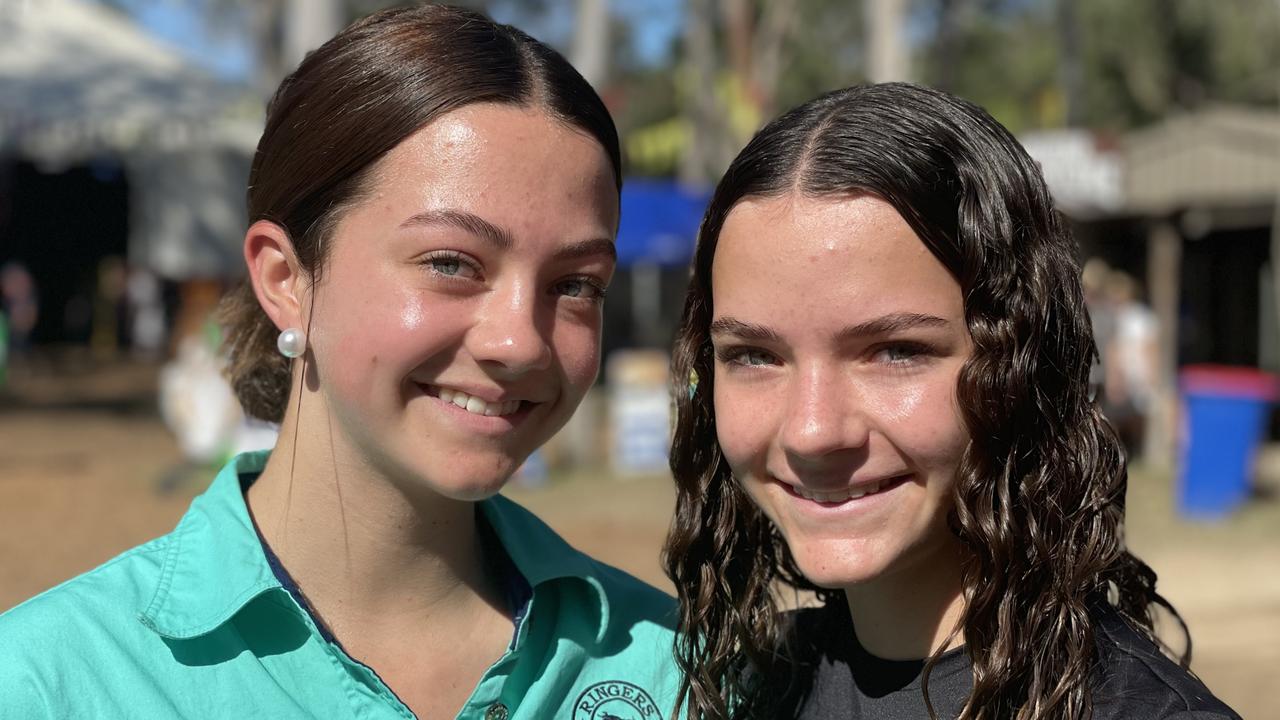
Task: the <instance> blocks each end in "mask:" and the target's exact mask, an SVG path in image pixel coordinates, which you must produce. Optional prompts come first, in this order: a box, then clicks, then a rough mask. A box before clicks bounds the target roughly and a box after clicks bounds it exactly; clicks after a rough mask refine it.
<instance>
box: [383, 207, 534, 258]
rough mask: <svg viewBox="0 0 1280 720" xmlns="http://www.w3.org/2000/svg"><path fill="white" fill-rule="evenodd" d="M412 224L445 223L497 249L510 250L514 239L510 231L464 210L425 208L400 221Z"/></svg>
mask: <svg viewBox="0 0 1280 720" xmlns="http://www.w3.org/2000/svg"><path fill="white" fill-rule="evenodd" d="M413 225H445V226H448V227H453V228H457V229H459V230H462V231H463V232H467V233H470V234H472V235H475V236H476V237H478V238H481V239H483V240H487V241H489V242H490V243H492V244H493V245H494V246H495V247H497V248H498V249H499V250H510V249H511V246H512V245H514V244H515V241H513V240H512V239H511V233H509V232H507V231H506V230H505V229H504V228H501V227H498V226H497V225H494V224H493V223H491V222H489V221H488V220H485V219H484V218H482V217H480V216H479V215H476V214H475V213H469V212H466V211H464V210H448V209H445V210H426V211H423V212H420V213H418V214H417V215H414V216H412V217H410V218H409V219H408V220H405V221H404V222H402V223H400V227H410V226H413Z"/></svg>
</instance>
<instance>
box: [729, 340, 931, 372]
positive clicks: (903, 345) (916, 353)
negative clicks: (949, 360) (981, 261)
mask: <svg viewBox="0 0 1280 720" xmlns="http://www.w3.org/2000/svg"><path fill="white" fill-rule="evenodd" d="M895 351H896V352H899V353H905V354H907V355H908V357H905V358H901V359H896V360H895V359H885V360H884V361H883V362H884V364H885V365H889V366H891V367H898V368H908V367H911V366H912V365H916V364H918V363H921V362H924V361H926V360H928V359H929V358H930V357H932V356H934V355H936V354H937V351H936V350H935V349H934V348H933V347H932V346H930V345H927V344H925V343H921V342H915V341H906V340H902V341H895V342H888V343H883V344H881V345H877V346H875V347H873V348H872V353H871V357H872V358H876V357H878V356H880V355H882V354H883V353H887V352H895ZM753 354H758V355H764V356H767V358H768V360H769V363H749V362H745V361H744V360H745V359H746V358H747V357H748V356H750V355H753ZM716 357H717V358H718V359H719V360H720V362H722V363H724V364H726V365H736V366H738V367H743V368H758V367H762V366H764V365H766V364H771V363H773V362H776V361H777V359H778V358H777V356H776V355H774V354H773V353H771V352H769V351H768V350H762V349H760V348H756V347H749V346H743V347H734V346H730V347H724V348H718V349H717V350H716Z"/></svg>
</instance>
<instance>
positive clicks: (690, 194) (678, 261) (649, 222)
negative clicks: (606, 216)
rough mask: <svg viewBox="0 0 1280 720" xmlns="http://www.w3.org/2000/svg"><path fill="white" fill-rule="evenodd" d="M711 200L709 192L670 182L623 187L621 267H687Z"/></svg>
mask: <svg viewBox="0 0 1280 720" xmlns="http://www.w3.org/2000/svg"><path fill="white" fill-rule="evenodd" d="M710 201H711V191H710V190H709V189H692V188H687V187H682V186H680V185H677V184H676V183H675V182H672V181H670V180H627V181H626V182H625V183H623V186H622V224H621V226H620V227H619V228H618V265H619V266H620V267H624V268H625V267H634V266H637V265H656V266H659V267H673V266H676V267H683V266H685V265H688V264H689V261H690V260H691V259H692V258H693V248H694V244H695V242H696V241H697V237H698V225H699V223H701V222H702V213H703V212H704V211H705V210H706V209H707V203H709V202H710Z"/></svg>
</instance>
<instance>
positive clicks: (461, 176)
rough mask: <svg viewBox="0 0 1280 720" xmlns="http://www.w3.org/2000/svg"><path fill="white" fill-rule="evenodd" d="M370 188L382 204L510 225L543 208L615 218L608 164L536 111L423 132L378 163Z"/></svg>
mask: <svg viewBox="0 0 1280 720" xmlns="http://www.w3.org/2000/svg"><path fill="white" fill-rule="evenodd" d="M371 186H372V188H371V189H372V191H373V194H374V195H375V196H377V197H379V198H381V199H382V200H384V201H399V202H402V203H404V204H407V205H412V206H415V207H418V208H422V209H430V208H441V207H455V206H458V205H460V204H469V205H475V204H479V205H486V206H489V207H488V209H489V210H490V211H491V212H493V211H498V212H501V213H505V214H508V215H510V216H511V217H512V218H519V217H521V216H522V215H528V214H530V212H529V211H530V208H537V207H543V206H546V205H547V204H553V205H562V206H577V207H579V208H580V209H582V210H587V211H590V210H593V209H594V210H595V211H597V213H604V214H605V215H610V214H612V215H616V213H617V204H618V197H617V195H618V193H617V188H616V186H615V184H614V181H613V170H612V165H611V163H610V161H609V157H608V155H607V154H606V152H605V150H604V148H603V147H602V146H601V145H600V143H599V142H598V141H597V140H596V139H595V138H594V137H592V136H591V135H589V134H588V133H587V132H585V131H583V130H580V129H578V128H576V127H574V126H571V125H569V124H567V123H565V122H562V121H560V120H558V119H556V118H554V117H552V116H551V115H549V114H548V113H547V112H546V111H544V110H542V109H540V108H535V107H522V106H514V105H502V104H494V103H476V104H472V105H467V106H465V107H462V108H459V109H457V110H454V111H451V112H449V113H446V114H444V115H442V116H441V117H439V118H437V119H435V120H433V121H432V122H430V123H428V124H427V125H426V126H424V127H422V128H420V129H419V130H418V131H416V132H415V133H414V134H412V135H410V136H409V137H408V138H406V139H405V140H404V141H403V142H401V143H400V144H399V145H397V146H396V147H395V148H393V149H392V150H391V151H390V152H389V153H387V155H386V156H385V157H383V158H382V159H381V160H380V161H379V162H378V164H377V166H376V167H375V168H374V172H373V174H372V177H371ZM490 219H493V220H495V221H501V220H502V218H490Z"/></svg>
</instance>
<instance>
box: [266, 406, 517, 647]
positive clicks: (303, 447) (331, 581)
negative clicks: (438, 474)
mask: <svg viewBox="0 0 1280 720" xmlns="http://www.w3.org/2000/svg"><path fill="white" fill-rule="evenodd" d="M303 425H304V426H306V425H307V423H304V424H303ZM291 427H293V426H292V425H291V424H290V418H289V417H288V416H286V418H285V421H284V423H283V425H282V428H283V430H282V432H281V436H280V441H279V442H278V443H277V444H276V448H275V450H274V451H273V452H272V454H271V458H270V460H269V461H268V463H267V466H266V468H265V469H264V470H263V472H262V475H261V476H260V477H259V478H258V480H257V481H256V482H255V483H254V484H253V485H252V486H251V487H250V488H249V492H248V494H247V502H248V505H249V509H250V512H251V513H252V515H253V518H254V521H255V523H256V524H257V527H258V530H259V532H260V533H261V534H262V537H263V538H264V539H265V540H266V542H267V544H268V545H269V546H270V547H271V549H272V551H273V552H275V553H276V555H277V556H278V557H279V558H280V561H281V563H282V564H283V565H284V567H285V568H286V569H287V570H288V572H289V574H290V575H291V576H292V577H293V579H294V580H295V581H296V582H297V584H298V586H299V587H300V588H301V589H302V592H303V593H304V594H305V595H306V597H307V600H308V602H310V603H311V605H312V606H313V608H314V609H315V610H316V612H317V613H318V614H319V615H321V617H322V619H323V620H324V622H325V623H326V624H327V625H329V627H330V628H331V629H332V630H333V631H334V632H335V634H337V635H338V636H339V638H340V639H341V637H342V636H343V634H344V630H345V629H346V628H360V629H361V630H360V632H377V628H378V627H379V626H382V627H386V628H389V629H390V628H394V629H397V630H396V631H398V632H403V631H404V628H405V626H406V624H409V625H412V624H415V623H421V622H423V621H427V620H428V618H429V619H430V621H431V622H442V623H451V622H465V618H466V617H471V616H473V615H474V614H475V613H477V612H483V611H484V610H485V609H486V608H485V606H488V610H489V611H490V612H492V610H493V609H496V608H500V607H501V605H500V601H499V599H498V598H499V595H498V593H497V592H496V591H495V590H494V589H493V588H492V587H491V582H490V580H489V578H488V577H487V576H486V573H485V567H486V566H485V562H484V556H483V552H482V548H481V543H480V537H479V533H478V530H477V526H476V519H475V518H476V506H475V504H474V503H471V502H465V501H458V500H451V499H449V498H445V497H442V496H439V495H436V494H434V493H431V492H430V491H426V490H424V491H422V492H420V493H417V494H415V495H412V496H411V495H409V494H408V493H407V492H406V491H405V490H403V489H402V488H401V487H399V486H398V485H397V484H396V483H395V482H393V481H392V480H391V479H389V478H387V477H385V475H384V474H383V473H380V472H378V471H377V469H376V468H374V467H372V466H371V465H370V464H369V463H367V462H361V461H358V460H354V459H352V458H349V457H344V454H343V453H342V451H341V448H335V447H334V446H333V442H332V441H331V440H328V438H332V437H333V434H332V433H328V432H324V433H317V434H313V437H314V435H319V436H320V437H321V438H325V439H326V440H325V442H323V443H320V442H315V441H309V438H308V436H307V435H305V434H303V433H297V435H296V437H295V436H294V434H293V433H292V432H291V429H290V428H291Z"/></svg>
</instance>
